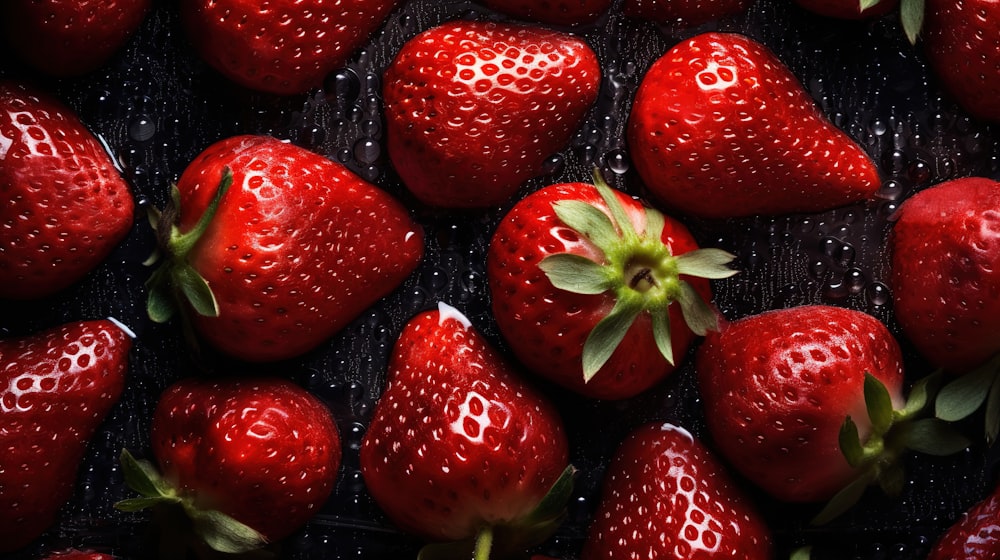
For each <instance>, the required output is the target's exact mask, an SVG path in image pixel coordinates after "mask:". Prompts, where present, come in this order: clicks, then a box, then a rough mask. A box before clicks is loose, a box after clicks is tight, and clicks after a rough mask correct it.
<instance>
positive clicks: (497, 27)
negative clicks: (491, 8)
mask: <svg viewBox="0 0 1000 560" xmlns="http://www.w3.org/2000/svg"><path fill="white" fill-rule="evenodd" d="M480 67H481V69H480ZM600 80H601V69H600V67H599V65H598V61H597V56H596V55H595V54H594V52H593V51H592V50H591V49H590V47H589V46H587V44H586V43H584V42H583V41H582V40H581V39H578V38H576V37H574V36H572V35H568V34H565V33H560V32H556V31H551V30H547V29H544V28H540V27H528V26H516V25H501V24H495V23H485V22H473V21H455V22H451V23H446V24H443V25H440V26H438V27H434V28H432V29H429V30H427V31H425V32H423V33H421V34H420V35H417V36H416V37H414V38H413V39H411V40H410V41H408V42H407V43H406V45H404V46H403V48H402V49H401V50H400V52H399V53H398V54H397V55H396V58H395V59H394V60H393V62H392V63H391V64H390V65H389V68H388V69H387V70H386V73H385V82H384V99H385V116H386V137H387V142H388V150H389V156H390V158H391V160H392V164H393V166H394V167H395V169H396V171H397V172H398V173H399V176H400V178H401V179H402V180H403V182H404V183H405V184H406V186H407V188H409V189H410V191H412V192H413V194H414V195H416V196H417V198H419V199H420V200H421V201H423V202H424V203H426V204H429V205H433V206H442V207H459V208H476V207H487V206H492V205H497V204H500V203H502V202H504V201H506V200H507V199H508V198H510V197H511V196H512V195H514V193H515V192H516V191H517V190H518V188H519V187H520V186H521V184H522V183H524V182H525V181H527V180H528V179H530V178H532V177H535V176H538V175H541V174H542V172H543V164H544V162H545V160H546V158H548V157H550V156H552V155H553V154H555V153H557V152H558V151H560V150H562V149H563V148H565V147H566V145H567V144H568V142H569V140H570V138H571V136H572V135H573V133H574V132H575V131H576V130H577V129H578V128H579V127H580V126H581V124H582V122H583V118H584V116H585V115H586V113H587V111H588V110H589V108H590V106H591V105H592V104H593V102H594V101H595V100H596V99H597V91H598V86H599V84H600Z"/></svg>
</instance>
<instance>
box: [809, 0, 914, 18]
mask: <svg viewBox="0 0 1000 560" xmlns="http://www.w3.org/2000/svg"><path fill="white" fill-rule="evenodd" d="M795 3H796V4H798V5H799V6H802V7H803V8H805V9H807V10H809V11H810V12H813V13H815V14H819V15H821V16H824V17H831V18H838V19H869V18H877V17H881V16H884V15H885V14H888V13H889V12H891V11H892V10H894V9H895V8H896V6H898V5H899V0H874V1H873V0H795Z"/></svg>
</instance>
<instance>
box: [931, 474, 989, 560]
mask: <svg viewBox="0 0 1000 560" xmlns="http://www.w3.org/2000/svg"><path fill="white" fill-rule="evenodd" d="M996 558H1000V489H996V490H994V491H993V493H992V494H990V495H989V496H987V497H986V498H985V499H983V501H981V502H979V503H977V504H975V505H973V506H972V507H971V508H969V510H968V511H967V512H965V513H964V514H963V515H962V517H961V518H959V519H958V520H957V521H955V524H954V525H952V526H951V527H949V528H948V530H947V531H946V532H945V534H944V535H941V538H940V539H938V541H937V542H936V543H935V544H934V548H933V549H932V550H931V553H930V555H928V556H927V560H995V559H996Z"/></svg>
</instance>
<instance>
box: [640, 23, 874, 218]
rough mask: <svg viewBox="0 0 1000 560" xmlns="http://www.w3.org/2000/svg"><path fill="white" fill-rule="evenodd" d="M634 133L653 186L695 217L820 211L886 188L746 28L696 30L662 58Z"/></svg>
mask: <svg viewBox="0 0 1000 560" xmlns="http://www.w3.org/2000/svg"><path fill="white" fill-rule="evenodd" d="M627 134H628V141H629V145H630V150H631V153H632V159H633V161H634V162H635V167H636V170H637V171H638V173H639V175H640V176H641V177H642V179H643V181H645V183H646V185H647V187H648V188H649V190H650V191H651V192H652V193H653V194H654V195H655V196H656V197H657V198H658V199H660V201H661V202H663V203H664V204H666V205H667V206H668V208H671V209H675V210H678V211H682V212H686V213H689V214H692V215H696V216H701V217H707V218H726V217H734V216H749V215H754V214H786V213H792V212H813V211H820V210H826V209H829V208H833V207H837V206H842V205H846V204H849V203H853V202H857V201H860V200H864V199H868V198H871V197H872V196H873V195H874V194H875V192H876V191H877V190H878V188H879V186H880V181H879V174H878V170H877V169H876V168H875V165H874V164H873V163H872V161H871V159H870V158H869V157H868V155H867V154H865V152H864V151H863V150H862V149H861V148H860V147H859V146H858V145H857V144H856V143H854V141H853V140H851V139H850V138H849V137H848V136H847V135H846V134H844V133H843V132H842V131H840V130H839V129H837V128H836V127H835V126H834V125H833V124H832V123H831V122H830V121H829V120H827V119H826V117H825V116H823V115H822V113H820V111H819V108H818V107H817V106H816V104H815V103H814V102H813V100H812V99H811V98H810V97H809V96H808V94H807V93H806V92H805V90H803V89H802V87H801V85H800V84H799V83H798V82H797V81H796V79H795V76H793V75H792V73H791V72H790V71H789V70H788V69H787V68H786V67H785V66H784V65H782V64H781V61H779V60H778V59H777V58H776V57H775V56H774V54H773V53H771V52H770V51H768V50H767V48H766V47H764V46H763V45H761V44H759V43H757V42H755V41H753V40H752V39H749V38H747V37H744V36H741V35H735V34H727V33H705V34H701V35H697V36H695V37H692V38H690V39H688V40H686V41H683V42H681V43H680V44H678V45H676V46H675V47H674V48H672V49H671V50H670V51H669V52H667V53H666V54H665V55H664V56H662V57H661V58H660V59H659V60H657V61H656V62H655V63H654V64H653V66H652V67H651V68H650V69H649V71H648V72H647V73H646V75H645V77H644V78H643V81H642V84H641V85H640V86H639V90H638V92H637V94H636V98H635V104H634V106H633V108H632V112H631V115H630V117H629V123H628V131H627Z"/></svg>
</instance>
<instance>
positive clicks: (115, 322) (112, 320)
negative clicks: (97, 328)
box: [108, 317, 138, 340]
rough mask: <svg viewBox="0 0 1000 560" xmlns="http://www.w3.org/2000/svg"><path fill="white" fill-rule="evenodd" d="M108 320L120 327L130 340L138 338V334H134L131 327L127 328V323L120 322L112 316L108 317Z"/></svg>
mask: <svg viewBox="0 0 1000 560" xmlns="http://www.w3.org/2000/svg"><path fill="white" fill-rule="evenodd" d="M108 321H111V322H112V323H114V324H115V326H116V327H118V328H119V329H121V330H122V332H123V333H125V334H126V335H127V336H128V337H129V338H131V339H132V340H135V339H136V338H138V335H136V334H135V331H133V330H132V329H130V328H128V325H126V324H125V323H122V322H121V321H119V320H118V319H115V318H114V317H108Z"/></svg>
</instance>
